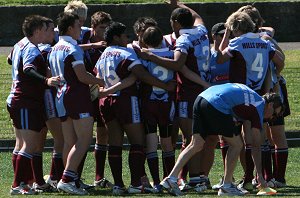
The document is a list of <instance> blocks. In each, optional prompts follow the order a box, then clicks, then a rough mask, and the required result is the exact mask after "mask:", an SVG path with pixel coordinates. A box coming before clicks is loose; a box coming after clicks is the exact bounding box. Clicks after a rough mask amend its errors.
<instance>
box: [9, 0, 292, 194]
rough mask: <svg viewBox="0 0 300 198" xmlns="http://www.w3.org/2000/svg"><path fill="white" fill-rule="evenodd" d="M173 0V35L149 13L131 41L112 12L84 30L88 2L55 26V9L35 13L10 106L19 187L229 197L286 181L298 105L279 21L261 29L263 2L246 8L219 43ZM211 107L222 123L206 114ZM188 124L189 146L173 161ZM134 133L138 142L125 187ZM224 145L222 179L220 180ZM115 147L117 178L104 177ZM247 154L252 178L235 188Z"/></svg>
mask: <svg viewBox="0 0 300 198" xmlns="http://www.w3.org/2000/svg"><path fill="white" fill-rule="evenodd" d="M169 4H170V6H173V7H174V10H173V12H172V13H171V17H170V23H171V27H172V30H173V33H171V34H168V35H163V34H162V32H161V30H160V28H159V24H158V23H157V22H156V21H155V19H153V18H150V17H141V18H138V19H137V21H136V22H135V23H134V25H133V29H134V32H135V34H136V36H137V40H136V41H132V43H129V41H128V36H127V35H126V26H125V25H124V24H122V23H119V22H115V21H113V19H112V18H111V16H110V14H108V13H105V12H102V11H99V12H96V13H94V14H93V15H92V17H91V27H90V28H87V27H83V24H84V22H85V20H86V18H87V6H86V5H85V4H84V3H83V2H81V1H71V2H69V3H68V5H67V6H66V7H65V9H64V12H63V13H61V14H59V16H58V18H57V22H56V25H57V27H56V28H55V23H54V22H53V21H52V20H51V19H49V18H47V17H43V16H39V15H32V16H28V17H26V18H25V20H24V22H23V25H22V29H23V33H24V36H25V37H24V38H23V39H22V40H20V41H19V42H18V43H17V44H16V45H15V46H14V48H13V50H12V52H11V53H10V55H9V56H8V63H9V64H10V65H12V79H13V83H12V88H11V92H10V95H9V96H8V98H7V109H8V112H9V114H10V117H11V119H12V122H13V126H14V129H15V134H16V145H15V148H14V151H13V156H12V162H13V167H14V181H13V185H12V187H11V190H10V193H11V194H12V195H19V194H25V195H28V194H37V193H39V192H48V191H55V190H60V191H64V192H67V193H70V194H77V195H87V194H88V189H90V188H93V187H100V188H111V189H112V193H113V194H114V195H123V194H126V193H130V194H136V193H161V192H162V191H163V190H164V189H166V190H167V191H168V192H169V193H171V194H173V195H181V192H183V191H189V190H195V191H197V192H202V191H204V190H206V189H207V188H213V189H216V190H218V195H220V196H223V195H245V194H248V193H249V191H252V190H254V189H256V188H258V189H265V188H266V187H271V188H280V187H284V186H285V185H286V181H285V171H286V164H287V157H288V145H287V142H286V138H285V134H284V117H285V116H287V115H289V113H290V112H289V108H288V102H287V93H286V88H285V80H284V78H283V77H282V76H281V74H280V72H281V71H282V70H283V68H284V59H285V57H284V53H283V51H282V50H281V49H280V47H279V46H278V45H277V43H276V41H275V40H274V39H273V36H274V32H275V31H274V29H273V28H271V27H263V22H264V21H263V19H262V17H261V16H260V14H259V11H258V10H257V9H256V8H255V7H254V6H250V5H247V6H243V7H241V8H240V9H239V10H238V11H236V12H235V13H233V14H231V15H230V16H229V17H228V18H227V20H226V23H217V24H215V25H214V26H213V27H212V29H211V36H212V39H213V40H212V46H210V42H209V36H208V30H207V29H206V27H205V26H204V22H203V19H202V18H201V17H200V16H199V15H198V13H196V12H195V11H194V10H192V9H191V8H189V7H187V6H186V5H184V4H183V3H181V2H179V1H177V0H171V1H170V2H169ZM201 93H202V94H201ZM228 93H229V94H228ZM231 93H232V94H231ZM199 94H200V95H199ZM227 97H229V98H227ZM230 97H231V98H230ZM219 99H221V100H222V101H227V103H226V102H225V103H224V104H223V103H222V102H220V101H219ZM194 102H195V104H194ZM231 103H232V106H231ZM229 106H230V107H229ZM204 112H205V114H207V115H208V117H209V116H211V118H212V120H210V121H205V119H204V117H207V116H202V114H203V113H204ZM216 118H218V119H216ZM94 122H96V123H97V127H96V144H95V150H94V154H95V160H96V166H95V167H96V169H95V171H96V175H95V181H94V185H87V184H84V183H83V182H82V178H81V174H82V171H83V166H84V161H85V159H86V156H87V150H88V148H89V146H90V144H91V141H92V136H93V124H94ZM213 125H215V126H213ZM229 125H230V126H229ZM179 129H180V130H181V132H182V142H183V144H182V149H181V151H182V152H181V154H180V156H179V157H178V159H177V162H176V164H175V149H176V142H177V139H178V132H179ZM254 129H255V130H254ZM256 129H257V131H258V132H259V133H258V134H259V135H257V134H256V133H255V132H256ZM48 130H49V131H50V132H51V133H52V135H53V139H54V149H53V154H52V164H51V171H50V174H49V175H47V176H45V177H43V168H42V167H43V159H42V152H43V147H44V141H45V138H46V133H47V131H48ZM157 130H158V131H157ZM124 132H125V133H126V135H127V138H128V140H129V143H130V150H129V157H128V165H129V169H130V175H131V181H130V185H129V186H128V187H127V188H126V187H125V184H124V182H123V178H122V146H123V138H124ZM157 132H159V135H158V134H157ZM199 134H200V135H199ZM258 137H259V138H258ZM218 142H220V148H221V151H222V157H223V162H224V177H222V178H221V180H220V183H219V184H217V185H214V186H211V184H210V181H209V178H208V175H209V172H210V169H211V167H212V165H213V161H214V149H215V147H216V144H217V143H218ZM159 143H160V145H161V149H162V164H163V166H162V167H160V166H159V156H158V153H157V147H158V144H159ZM200 150H201V152H199V151H200ZM107 153H108V162H109V165H110V168H111V173H112V177H113V180H114V181H113V182H110V181H108V180H107V179H106V178H105V177H104V167H105V161H106V155H107ZM238 155H240V161H241V164H242V167H243V169H244V171H245V175H244V177H243V178H242V180H241V182H240V183H239V184H238V185H234V184H233V171H234V167H235V164H236V161H237V156H238ZM226 156H227V157H226ZM229 158H230V159H229ZM146 161H147V164H148V167H149V170H150V173H148V175H147V174H146V171H145V164H146ZM254 167H255V169H256V171H255V172H256V173H255V175H253V174H254V173H253V172H254ZM159 168H162V169H163V175H160V170H159ZM187 175H189V177H187ZM150 178H151V180H152V181H153V182H152V183H150V182H149V179H150ZM161 178H163V179H162V180H161ZM275 192H276V191H275V190H269V191H263V192H262V193H265V194H272V193H275Z"/></svg>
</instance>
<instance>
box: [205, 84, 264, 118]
mask: <svg viewBox="0 0 300 198" xmlns="http://www.w3.org/2000/svg"><path fill="white" fill-rule="evenodd" d="M200 96H202V97H203V98H205V99H206V100H207V101H208V102H209V103H210V104H211V105H212V106H214V107H215V108H216V109H218V110H219V111H221V112H223V113H225V114H232V115H234V113H233V111H232V110H233V108H234V107H235V106H238V105H246V106H249V105H252V106H254V107H257V108H259V109H260V112H261V113H262V112H263V111H261V110H263V108H264V100H263V99H262V98H261V96H259V95H258V94H257V93H256V92H255V91H253V90H252V89H250V88H249V87H248V86H246V85H244V84H239V83H226V84H222V85H216V86H212V87H210V88H208V89H207V90H205V91H204V92H202V93H201V94H200ZM249 113H250V112H249Z"/></svg>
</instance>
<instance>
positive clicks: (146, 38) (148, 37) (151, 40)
mask: <svg viewBox="0 0 300 198" xmlns="http://www.w3.org/2000/svg"><path fill="white" fill-rule="evenodd" d="M162 40H163V34H162V32H161V30H160V29H159V27H157V26H155V27H148V28H147V29H146V30H145V32H144V35H143V42H144V43H145V45H146V46H147V47H152V48H158V47H160V46H161V43H162Z"/></svg>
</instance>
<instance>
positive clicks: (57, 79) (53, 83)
mask: <svg viewBox="0 0 300 198" xmlns="http://www.w3.org/2000/svg"><path fill="white" fill-rule="evenodd" d="M47 85H48V86H52V87H58V86H59V85H60V77H59V76H55V77H51V78H48V79H47Z"/></svg>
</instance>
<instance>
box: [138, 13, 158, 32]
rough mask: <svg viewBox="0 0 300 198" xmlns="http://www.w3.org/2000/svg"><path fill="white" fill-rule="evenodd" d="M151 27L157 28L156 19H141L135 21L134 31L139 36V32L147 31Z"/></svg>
mask: <svg viewBox="0 0 300 198" xmlns="http://www.w3.org/2000/svg"><path fill="white" fill-rule="evenodd" d="M150 26H157V22H156V21H155V19H153V18H151V17H140V18H138V19H137V20H136V21H135V23H134V25H133V30H134V33H135V34H137V33H139V32H143V31H145V30H146V29H147V28H148V27H150Z"/></svg>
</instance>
